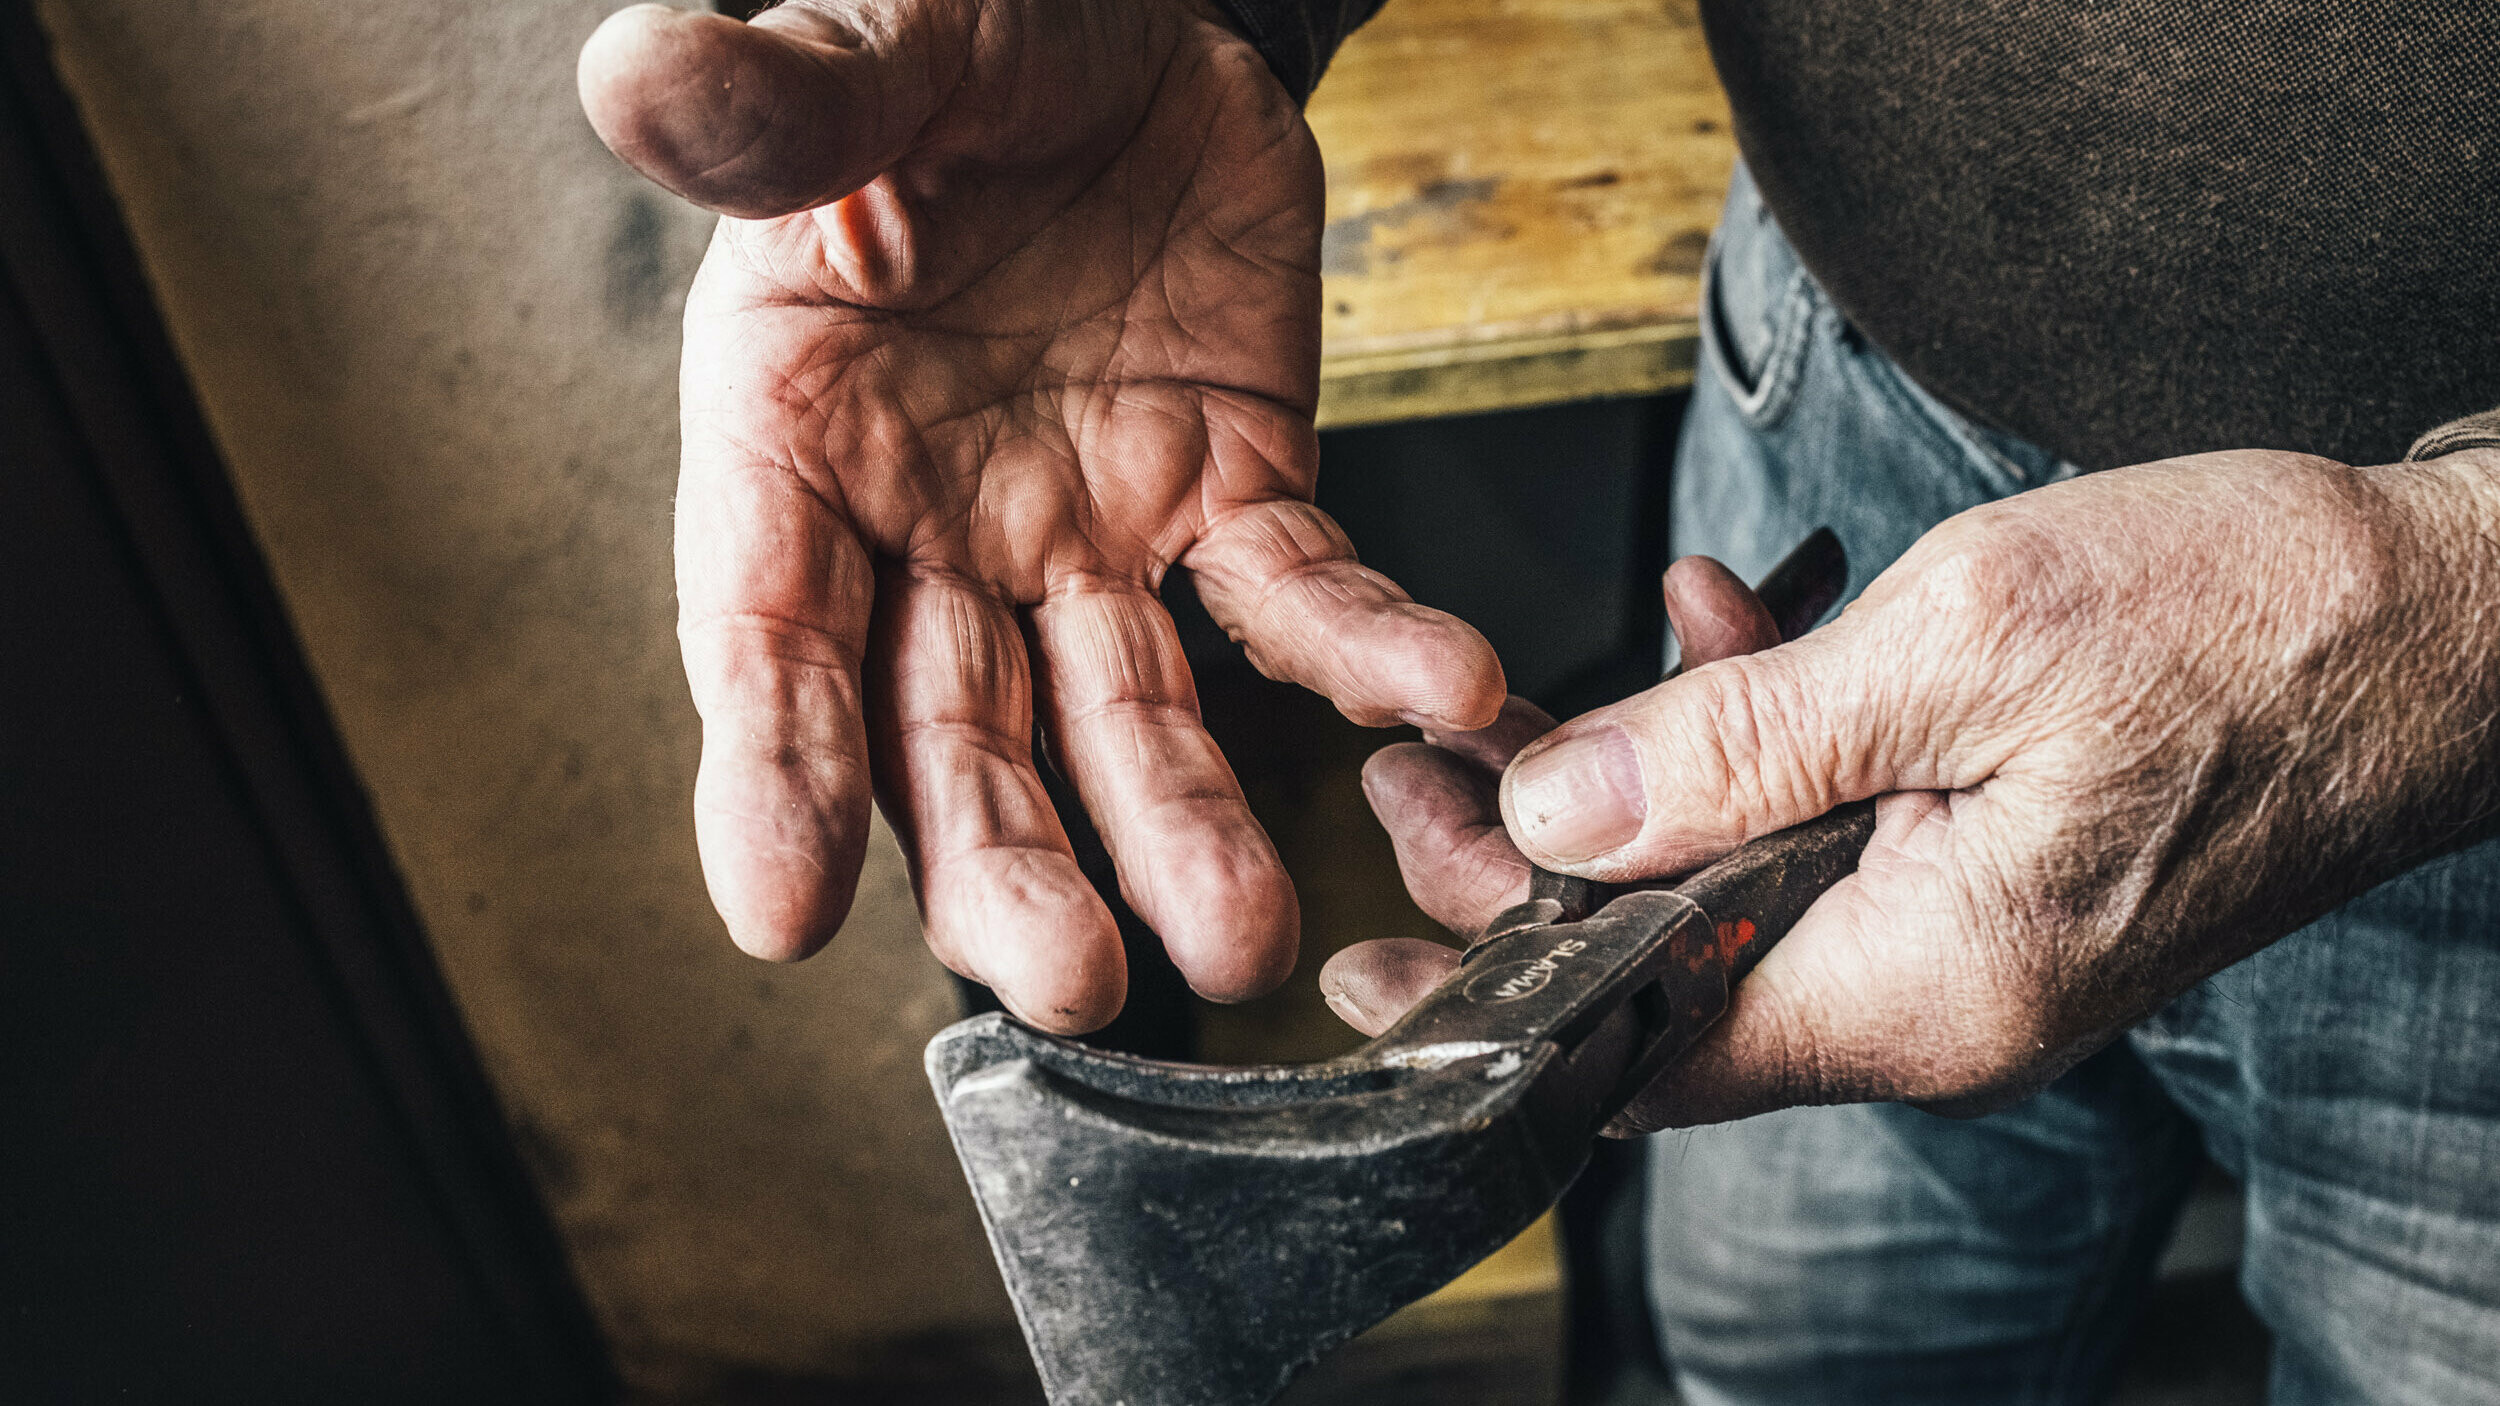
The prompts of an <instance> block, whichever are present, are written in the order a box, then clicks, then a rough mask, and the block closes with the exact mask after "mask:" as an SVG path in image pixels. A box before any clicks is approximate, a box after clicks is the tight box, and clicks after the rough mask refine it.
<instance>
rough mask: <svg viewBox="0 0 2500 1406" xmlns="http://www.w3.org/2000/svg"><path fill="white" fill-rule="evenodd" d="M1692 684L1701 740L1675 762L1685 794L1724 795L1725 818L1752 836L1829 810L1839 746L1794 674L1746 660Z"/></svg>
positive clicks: (1688, 744)
mask: <svg viewBox="0 0 2500 1406" xmlns="http://www.w3.org/2000/svg"><path fill="white" fill-rule="evenodd" d="M1691 678H1692V691H1691V695H1690V696H1691V698H1692V705H1691V707H1690V709H1689V710H1688V711H1687V713H1686V714H1685V715H1686V716H1687V717H1689V718H1690V719H1692V726H1693V728H1694V730H1695V731H1696V732H1697V733H1698V734H1699V735H1697V736H1692V737H1689V738H1687V739H1684V745H1683V746H1681V747H1679V748H1677V749H1676V750H1677V751H1678V752H1680V753H1681V755H1678V756H1675V757H1673V758H1671V759H1670V760H1671V763H1672V764H1673V765H1675V766H1676V767H1677V768H1678V770H1677V771H1676V773H1675V774H1676V775H1677V777H1678V778H1679V780H1678V784H1679V787H1680V788H1689V791H1690V792H1691V793H1692V794H1697V795H1701V796H1710V795H1714V794H1715V795H1717V796H1719V797H1720V798H1721V799H1720V802H1719V805H1720V818H1722V819H1723V820H1724V821H1726V822H1727V823H1728V824H1729V826H1730V827H1731V828H1732V829H1736V830H1741V831H1742V832H1744V833H1747V834H1751V833H1754V832H1755V831H1757V830H1759V829H1761V828H1763V827H1765V826H1767V825H1773V824H1782V823H1787V822H1789V821H1792V820H1794V819H1797V818H1799V817H1803V816H1810V815H1817V814H1820V813H1821V812H1823V811H1825V810H1828V809H1830V807H1831V803H1832V799H1833V795H1834V791H1835V782H1836V779H1837V777H1838V776H1839V775H1840V773H1841V771H1842V768H1841V767H1840V766H1839V765H1838V762H1839V760H1840V759H1839V758H1838V757H1837V755H1836V748H1837V746H1838V743H1837V739H1835V738H1832V737H1831V736H1829V735H1828V734H1829V729H1828V728H1826V727H1825V726H1824V725H1823V719H1821V718H1820V717H1819V716H1818V715H1817V711H1816V708H1815V705H1814V703H1813V701H1812V698H1811V696H1810V691H1809V690H1807V689H1804V688H1802V687H1799V686H1798V681H1797V679H1796V676H1795V674H1794V673H1793V671H1791V670H1788V669H1785V668H1782V667H1779V665H1778V664H1777V663H1776V662H1775V661H1772V660H1768V659H1763V658H1758V657H1753V656H1748V657H1745V658H1741V659H1728V660H1722V661H1720V662H1719V663H1716V664H1712V665H1710V666H1708V667H1707V668H1704V669H1701V670H1698V671H1696V672H1695V673H1694V674H1693V675H1692V676H1691Z"/></svg>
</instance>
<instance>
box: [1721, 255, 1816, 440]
mask: <svg viewBox="0 0 2500 1406" xmlns="http://www.w3.org/2000/svg"><path fill="white" fill-rule="evenodd" d="M1722 233H1723V234H1724V231H1722ZM1719 255H1720V246H1719V245H1718V244H1716V243H1714V244H1713V246H1712V251H1711V258H1710V260H1709V262H1708V263H1707V264H1706V265H1705V266H1704V268H1703V271H1702V281H1701V354H1702V356H1703V357H1704V358H1705V359H1707V360H1708V361H1709V362H1710V365H1711V369H1712V371H1714V372H1715V373H1716V374H1717V375H1718V377H1719V379H1720V381H1721V382H1722V383H1723V384H1725V385H1726V386H1727V389H1728V395H1729V397H1730V398H1731V399H1732V400H1734V401H1735V402H1736V410H1737V413H1738V414H1740V415H1742V416H1744V417H1745V422H1746V423H1747V424H1749V425H1751V426H1752V427H1753V428H1755V429H1757V430H1762V429H1768V428H1770V427H1771V426H1772V425H1774V424H1776V423H1778V422H1779V419H1780V417H1781V416H1782V415H1784V414H1786V413H1787V410H1788V407H1789V405H1790V403H1791V402H1792V401H1794V400H1795V399H1796V394H1797V383H1798V382H1799V380H1801V379H1802V373H1803V370H1804V364H1805V357H1806V347H1807V344H1808V342H1809V341H1810V340H1811V339H1810V337H1809V335H1808V334H1809V333H1810V332H1811V330H1812V328H1813V325H1814V317H1815V313H1816V311H1817V310H1818V307H1819V304H1820V303H1821V298H1820V297H1819V295H1818V294H1817V293H1816V291H1815V287H1814V282H1813V280H1812V279H1809V278H1807V277H1806V274H1805V270H1804V269H1802V268H1793V267H1792V268H1789V269H1787V270H1785V271H1784V272H1783V275H1782V276H1781V277H1780V279H1779V280H1778V282H1777V283H1776V284H1775V285H1774V286H1773V287H1771V288H1769V289H1766V290H1763V291H1764V292H1765V293H1767V296H1765V297H1762V298H1761V299H1760V306H1759V307H1757V308H1742V309H1732V308H1730V307H1729V305H1728V304H1729V301H1730V300H1729V299H1727V298H1725V297H1723V296H1722V294H1723V293H1724V292H1725V291H1726V287H1725V284H1726V270H1725V269H1724V268H1723V267H1722V260H1721V258H1720V257H1719ZM1739 317H1749V318H1757V319H1759V322H1758V323H1754V324H1752V325H1749V326H1747V327H1746V328H1745V329H1744V331H1746V332H1750V333H1753V334H1754V335H1750V336H1747V335H1741V334H1740V332H1739V329H1738V325H1737V324H1736V323H1735V322H1734V321H1733V319H1735V318H1739ZM1748 344H1750V345H1752V346H1754V347H1756V348H1758V350H1757V351H1756V352H1755V354H1754V355H1752V356H1750V357H1748V356H1746V355H1745V354H1743V353H1742V352H1740V351H1739V350H1738V348H1740V347H1742V346H1746V345H1748Z"/></svg>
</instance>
